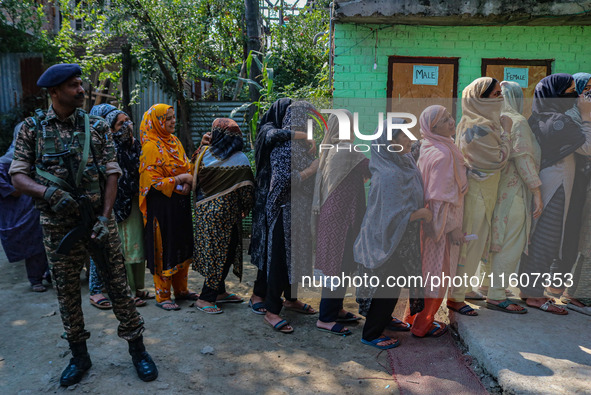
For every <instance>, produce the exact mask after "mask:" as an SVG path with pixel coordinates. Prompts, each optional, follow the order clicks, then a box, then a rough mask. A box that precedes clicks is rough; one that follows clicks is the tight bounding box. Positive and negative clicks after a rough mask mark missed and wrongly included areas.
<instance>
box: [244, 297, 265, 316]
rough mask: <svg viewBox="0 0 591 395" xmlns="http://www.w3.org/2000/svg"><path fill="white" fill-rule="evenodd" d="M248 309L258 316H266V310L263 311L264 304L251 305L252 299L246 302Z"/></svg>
mask: <svg viewBox="0 0 591 395" xmlns="http://www.w3.org/2000/svg"><path fill="white" fill-rule="evenodd" d="M248 307H250V310H251V311H252V312H253V313H255V314H258V315H265V314H267V309H265V302H258V303H252V299H250V300H249V301H248ZM261 309H264V310H265V311H261Z"/></svg>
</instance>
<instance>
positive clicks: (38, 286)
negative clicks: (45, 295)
mask: <svg viewBox="0 0 591 395" xmlns="http://www.w3.org/2000/svg"><path fill="white" fill-rule="evenodd" d="M31 291H33V292H45V291H47V288H45V285H43V284H35V285H31Z"/></svg>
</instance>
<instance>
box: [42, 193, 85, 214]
mask: <svg viewBox="0 0 591 395" xmlns="http://www.w3.org/2000/svg"><path fill="white" fill-rule="evenodd" d="M43 198H44V199H45V201H47V203H49V207H50V208H51V211H53V212H54V213H56V214H68V213H71V212H76V211H77V210H78V203H77V202H76V200H74V198H73V197H72V195H70V194H69V193H68V192H66V191H63V190H61V189H59V188H56V187H49V188H47V189H46V190H45V194H44V195H43Z"/></svg>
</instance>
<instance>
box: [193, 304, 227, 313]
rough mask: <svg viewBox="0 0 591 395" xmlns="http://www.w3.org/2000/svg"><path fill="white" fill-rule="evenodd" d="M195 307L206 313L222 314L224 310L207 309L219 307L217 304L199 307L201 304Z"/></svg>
mask: <svg viewBox="0 0 591 395" xmlns="http://www.w3.org/2000/svg"><path fill="white" fill-rule="evenodd" d="M195 307H196V308H197V310H199V311H203V312H204V313H205V314H222V313H223V312H224V310H213V311H207V309H217V308H218V306H217V305H215V304H214V305H213V306H204V307H199V306H197V305H195Z"/></svg>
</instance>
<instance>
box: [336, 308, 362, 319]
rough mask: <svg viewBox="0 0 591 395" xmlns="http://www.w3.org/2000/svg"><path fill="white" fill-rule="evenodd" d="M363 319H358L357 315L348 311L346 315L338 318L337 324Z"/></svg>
mask: <svg viewBox="0 0 591 395" xmlns="http://www.w3.org/2000/svg"><path fill="white" fill-rule="evenodd" d="M360 319H361V317H357V316H356V315H355V314H353V313H351V312H349V311H347V314H345V315H344V316H342V317H340V316H339V317H337V319H336V321H337V322H355V321H359V320H360Z"/></svg>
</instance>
